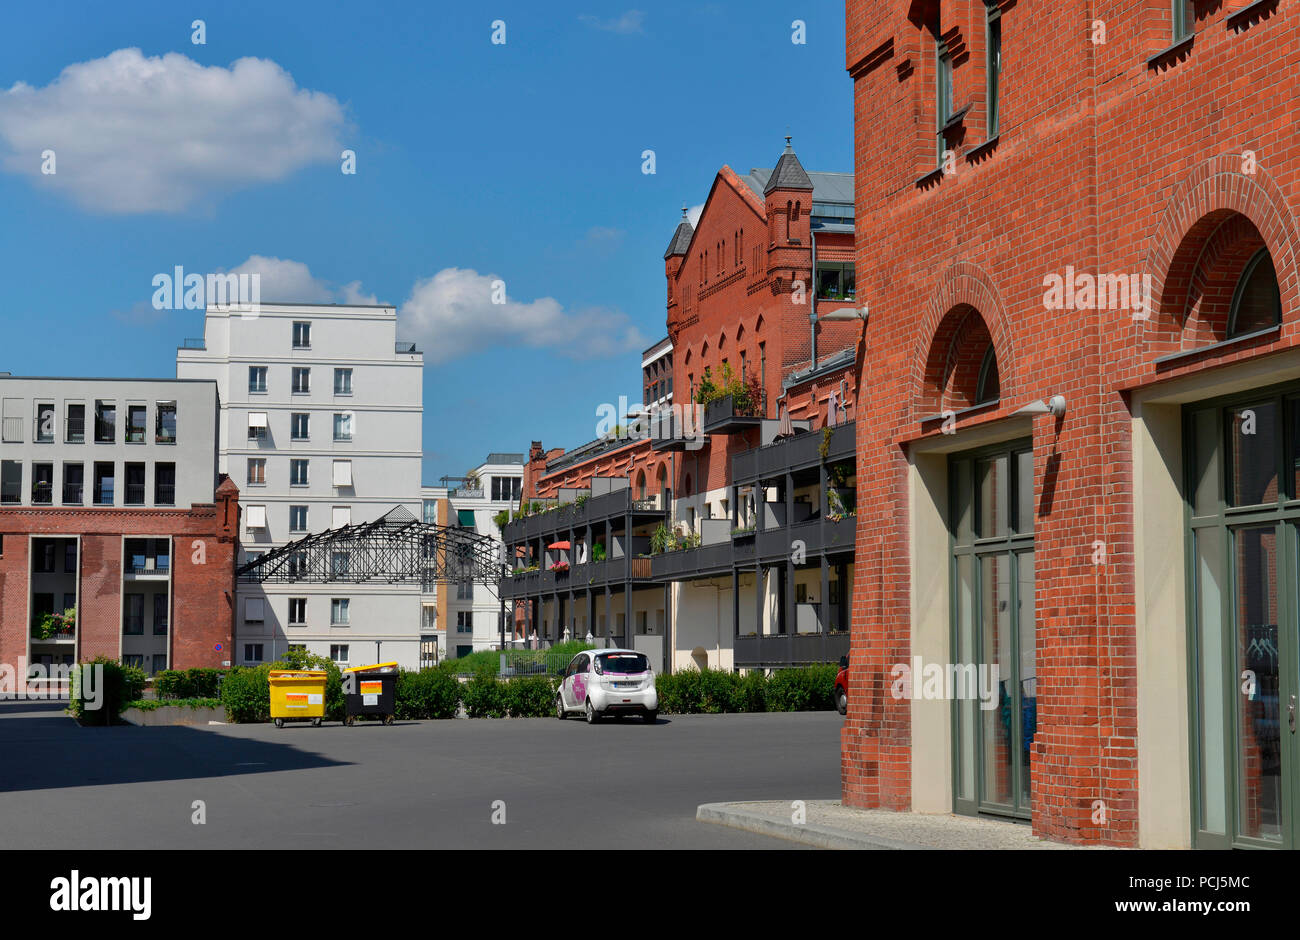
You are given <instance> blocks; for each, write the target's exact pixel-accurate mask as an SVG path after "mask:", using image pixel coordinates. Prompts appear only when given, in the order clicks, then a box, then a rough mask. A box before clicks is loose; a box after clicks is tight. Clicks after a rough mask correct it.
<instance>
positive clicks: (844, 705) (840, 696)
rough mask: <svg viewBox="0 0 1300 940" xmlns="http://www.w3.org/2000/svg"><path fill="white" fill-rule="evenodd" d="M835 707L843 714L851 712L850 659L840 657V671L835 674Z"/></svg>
mask: <svg viewBox="0 0 1300 940" xmlns="http://www.w3.org/2000/svg"><path fill="white" fill-rule="evenodd" d="M835 709H836V711H838V712H839V713H840V714H841V715H847V714H848V713H849V659H848V657H847V656H845V657H843V658H842V659H840V671H839V672H837V673H836V674H835Z"/></svg>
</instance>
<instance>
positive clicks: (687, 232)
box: [664, 206, 695, 258]
mask: <svg viewBox="0 0 1300 940" xmlns="http://www.w3.org/2000/svg"><path fill="white" fill-rule="evenodd" d="M694 234H695V229H694V228H693V227H692V226H691V223H690V222H689V221H687V219H686V207H685V206H682V220H681V221H680V222H678V223H677V231H675V232H673V240H672V241H670V242H669V243H668V250H667V251H665V252H664V257H665V258H671V257H672V256H673V255H684V254H686V249H687V248H689V247H690V246H691V236H692V235H694Z"/></svg>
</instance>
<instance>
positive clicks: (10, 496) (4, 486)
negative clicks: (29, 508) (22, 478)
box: [0, 482, 23, 505]
mask: <svg viewBox="0 0 1300 940" xmlns="http://www.w3.org/2000/svg"><path fill="white" fill-rule="evenodd" d="M22 501H23V488H22V484H20V483H17V482H14V483H0V503H4V504H7V505H15V504H18V503H21V502H22Z"/></svg>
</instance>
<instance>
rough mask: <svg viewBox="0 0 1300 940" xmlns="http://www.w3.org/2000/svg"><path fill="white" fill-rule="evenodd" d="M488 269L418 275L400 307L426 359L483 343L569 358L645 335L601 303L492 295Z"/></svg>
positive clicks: (622, 348) (607, 351)
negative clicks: (567, 305) (573, 306)
mask: <svg viewBox="0 0 1300 940" xmlns="http://www.w3.org/2000/svg"><path fill="white" fill-rule="evenodd" d="M496 280H497V278H496V277H495V276H494V275H490V274H479V273H478V272H477V271H474V270H470V269H465V268H444V269H443V270H441V271H439V272H438V273H437V274H435V275H434V276H433V277H430V278H426V279H424V280H422V281H418V282H417V283H416V284H415V286H414V287H413V288H412V289H411V296H410V297H408V298H407V299H406V302H405V303H403V304H402V305H401V307H400V308H399V310H398V318H399V320H400V321H401V323H400V324H399V328H400V330H401V333H402V337H403V338H404V339H412V340H418V341H419V342H420V346H421V348H422V349H423V350H424V356H425V360H426V361H428V362H445V361H448V360H451V359H456V358H458V357H460V356H465V355H469V354H471V353H475V352H479V351H481V350H484V349H500V348H503V347H508V346H523V347H529V348H533V349H553V350H555V351H556V352H558V353H559V354H560V355H563V356H567V357H568V358H571V359H590V358H598V357H602V356H612V355H617V354H620V353H625V352H628V351H632V350H636V351H640V350H642V349H644V348H645V347H646V346H648V345H649V343H648V342H647V341H646V338H645V336H644V335H643V334H642V333H641V331H640V330H638V329H637V328H636V327H635V326H633V325H632V323H631V321H630V320H629V319H628V316H627V314H625V313H623V312H622V311H619V310H610V309H608V308H603V307H588V308H584V309H581V310H574V311H572V312H568V311H566V310H565V309H564V306H563V305H562V304H561V303H560V302H559V301H557V300H555V299H554V298H553V297H539V298H538V299H536V300H532V301H528V302H522V301H518V300H512V299H510V295H509V290H508V288H507V291H506V302H505V303H503V304H494V303H493V302H492V295H493V283H494V282H495V281H496Z"/></svg>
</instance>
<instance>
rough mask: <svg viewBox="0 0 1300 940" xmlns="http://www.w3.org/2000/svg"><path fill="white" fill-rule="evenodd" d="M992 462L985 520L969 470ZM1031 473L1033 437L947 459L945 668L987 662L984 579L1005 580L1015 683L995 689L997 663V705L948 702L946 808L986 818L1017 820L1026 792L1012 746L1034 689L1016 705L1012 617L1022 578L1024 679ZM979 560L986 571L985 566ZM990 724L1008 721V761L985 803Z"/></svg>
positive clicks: (1020, 681) (1020, 752) (1016, 642)
mask: <svg viewBox="0 0 1300 940" xmlns="http://www.w3.org/2000/svg"><path fill="white" fill-rule="evenodd" d="M999 459H1004V460H1005V464H1004V465H1003V466H1004V471H1005V474H1006V480H1007V484H1006V500H1005V503H1004V505H1003V507H1002V508H1001V509H1000V510H999V509H998V508H997V504H996V499H994V500H992V501H991V502H990V506H992V507H993V509H994V511H993V513H992V518H991V519H986V518H985V516H986V515H987V513H986V512H985V508H984V507H983V505H982V500H981V497H980V486H981V481H980V478H979V469H980V467H981V465H995V466H996V461H997V460H999ZM1033 473H1034V471H1033V441H1032V439H1030V438H1022V439H1019V440H1014V441H1003V442H999V443H997V444H991V445H988V446H985V447H980V448H975V449H972V450H967V451H961V452H959V453H955V454H952V455H951V456H950V457H949V458H948V493H949V513H948V527H949V529H948V539H949V561H950V569H949V584H950V585H951V590H950V594H949V601H950V603H949V606H950V610H949V653H950V657H951V659H952V664H953V665H955V666H962V665H964V664H967V663H971V664H975V666H976V673H977V675H978V674H979V672H980V669H981V667H985V668H986V667H987V665H988V663H987V660H986V657H985V656H984V655H983V651H984V649H985V648H986V644H987V642H988V630H989V624H986V623H984V622H983V620H984V617H983V614H984V613H985V610H984V608H985V597H984V593H985V592H984V582H985V577H986V574H987V573H988V572H989V571H991V572H993V573H994V574H995V576H997V575H1001V574H1003V573H1005V579H1003V578H1001V577H998V580H999V581H1000V582H1001V581H1003V580H1005V584H1004V585H1001V586H1005V588H1006V591H1007V595H1006V602H1007V605H1008V610H1009V611H1010V612H1011V614H1009V615H1008V624H1007V626H1008V637H1007V640H1008V644H1007V645H1008V664H1009V665H1012V666H1013V668H1014V672H1015V673H1016V675H1015V679H1016V680H1017V681H1015V682H1008V683H1007V685H1006V686H1005V687H1004V686H1003V683H1002V681H1001V680H1003V679H1009V678H1010V677H1008V676H1003V675H1002V674H1001V666H1000V667H999V704H998V706H997V707H996V708H995V709H993V710H982V709H981V708H980V705H981V704H982V703H981V702H980V701H979V700H978V699H975V700H970V699H961V698H959V697H957V696H954V698H953V701H952V703H951V704H952V729H953V733H952V753H951V758H952V774H953V811H954V812H956V813H958V814H960V815H969V816H974V815H992V816H1003V817H1010V818H1013V819H1025V820H1027V819H1029V818H1030V815H1031V807H1032V794H1031V793H1030V792H1029V789H1028V787H1027V781H1028V779H1029V765H1028V762H1027V758H1026V757H1025V754H1026V749H1025V748H1023V747H1020V746H1016V744H1017V743H1023V742H1024V741H1025V740H1026V739H1025V730H1026V725H1027V723H1028V716H1029V713H1030V710H1032V711H1033V714H1034V723H1035V724H1034V729H1035V730H1036V727H1037V719H1036V715H1037V711H1036V709H1037V693H1036V690H1035V691H1034V692H1033V694H1032V698H1033V699H1034V701H1033V702H1032V703H1027V702H1026V699H1027V698H1029V697H1030V696H1026V695H1025V694H1024V692H1025V689H1024V683H1025V680H1026V677H1025V676H1024V675H1023V674H1022V673H1021V669H1022V668H1023V665H1024V662H1025V660H1024V658H1023V656H1022V649H1021V647H1022V645H1023V638H1022V636H1021V633H1022V630H1023V628H1024V624H1023V623H1022V622H1021V617H1022V616H1023V614H1024V612H1025V610H1026V598H1024V597H1022V596H1021V588H1022V585H1024V584H1026V581H1027V583H1028V587H1029V592H1030V595H1031V596H1029V598H1028V601H1027V605H1028V611H1029V614H1030V618H1031V620H1030V624H1031V627H1032V636H1033V637H1034V641H1035V642H1034V645H1035V655H1034V657H1033V664H1034V667H1035V668H1034V677H1031V678H1036V674H1037V670H1036V664H1037V653H1036V648H1037V626H1036V623H1034V620H1033V618H1034V617H1035V615H1034V607H1033V598H1032V591H1033V583H1034V580H1033V579H1034V562H1033V559H1034V514H1035V512H1036V510H1035V507H1034V500H1033ZM1002 565H1005V569H1004V570H1003V571H1002V572H1000V571H998V568H999V567H1000V566H1002ZM986 566H992V567H988V568H987V571H986ZM1026 575H1028V579H1026ZM1012 614H1014V616H1012ZM913 682H914V683H915V682H917V678H916V677H913ZM1006 689H1009V690H1010V691H1009V694H1008V695H1007V701H1006V702H1005V703H1004V702H1002V701H1001V698H1002V693H1003V692H1004V691H1006ZM990 721H993V722H994V723H995V724H994V727H997V724H996V722H999V721H1004V722H1006V723H1007V724H1008V725H1009V726H1008V727H1007V728H1005V729H1004V730H1005V731H1006V734H1007V749H1008V756H1009V758H1010V767H1009V768H1007V769H1008V771H1009V773H1008V781H1007V782H1008V786H1009V799H1008V800H998V799H989V798H986V795H985V787H984V786H983V782H985V781H987V779H988V774H989V772H990V767H989V765H988V764H987V762H986V760H985V757H986V747H985V737H986V735H987V725H988V723H989V722H990ZM1030 738H1032V733H1031V735H1030Z"/></svg>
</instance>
